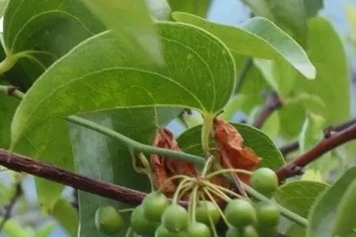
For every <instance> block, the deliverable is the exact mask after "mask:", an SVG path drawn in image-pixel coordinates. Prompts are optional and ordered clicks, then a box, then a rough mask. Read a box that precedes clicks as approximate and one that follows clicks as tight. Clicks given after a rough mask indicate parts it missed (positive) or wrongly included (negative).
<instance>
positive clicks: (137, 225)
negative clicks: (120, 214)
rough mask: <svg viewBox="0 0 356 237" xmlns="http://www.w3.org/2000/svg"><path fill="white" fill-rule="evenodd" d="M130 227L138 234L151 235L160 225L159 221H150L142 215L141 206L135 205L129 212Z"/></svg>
mask: <svg viewBox="0 0 356 237" xmlns="http://www.w3.org/2000/svg"><path fill="white" fill-rule="evenodd" d="M130 221H131V227H132V229H133V230H134V231H135V232H136V233H137V234H139V235H144V236H147V235H148V236H153V235H154V233H155V231H156V229H157V228H158V226H159V225H160V224H159V222H152V221H148V220H147V219H145V217H144V216H143V206H142V205H139V206H137V207H136V208H135V209H134V210H133V212H132V213H131V218H130Z"/></svg>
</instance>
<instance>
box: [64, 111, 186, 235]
mask: <svg viewBox="0 0 356 237" xmlns="http://www.w3.org/2000/svg"><path fill="white" fill-rule="evenodd" d="M180 112H181V110H180V109H178V110H175V109H173V110H172V109H168V108H160V109H157V110H155V109H144V108H136V109H120V110H112V111H107V112H97V113H91V114H87V115H85V116H84V117H85V118H87V119H90V120H91V121H94V122H97V123H100V124H101V125H103V126H106V127H108V128H111V129H113V130H115V131H118V132H120V133H122V134H124V135H126V136H128V137H130V138H132V139H135V140H136V141H139V142H143V143H146V144H150V145H151V144H152V143H153V139H154V136H155V134H156V129H157V126H156V125H158V126H160V127H164V126H165V125H166V124H167V123H168V122H169V121H171V120H172V119H173V118H175V117H176V116H177V115H178V113H180ZM70 131H71V140H72V144H73V149H74V154H75V161H76V168H77V172H78V173H80V174H82V175H85V176H89V177H92V178H95V179H99V180H102V181H107V182H112V183H115V184H118V185H122V186H125V187H130V188H134V189H137V190H141V191H149V190H150V188H149V182H148V179H147V177H145V176H144V175H141V174H138V173H136V172H135V171H134V170H133V167H132V160H131V156H130V153H129V151H128V149H127V148H126V147H125V146H123V145H122V144H120V143H118V142H117V141H116V140H114V139H112V138H109V137H107V136H104V135H101V134H99V133H97V132H94V131H91V130H89V129H86V128H82V127H79V126H77V125H71V126H70ZM100 205H113V206H115V207H117V208H125V207H128V205H126V204H123V203H118V202H115V201H113V200H108V199H106V198H102V197H99V196H96V195H93V194H88V193H84V192H79V206H80V214H79V215H80V217H81V218H80V229H79V233H80V234H79V235H78V237H79V236H80V237H87V236H97V237H104V236H105V235H103V234H102V233H100V232H99V231H98V230H97V229H96V228H95V226H94V225H93V220H94V219H93V217H94V215H95V211H96V209H97V208H98V207H99V206H100ZM129 216H130V213H127V212H126V213H123V217H124V218H125V228H123V229H122V231H120V234H118V235H117V236H118V237H119V236H124V235H125V233H126V230H127V228H128V225H129V221H128V218H129Z"/></svg>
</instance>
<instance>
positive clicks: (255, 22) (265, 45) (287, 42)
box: [173, 12, 316, 79]
mask: <svg viewBox="0 0 356 237" xmlns="http://www.w3.org/2000/svg"><path fill="white" fill-rule="evenodd" d="M173 18H174V19H175V20H177V21H180V22H185V23H189V24H193V25H196V26H199V27H202V28H203V29H205V30H207V31H209V32H211V33H212V34H214V35H216V36H218V37H219V38H220V39H221V40H222V41H223V42H224V43H225V44H226V45H227V46H228V47H229V48H230V50H231V52H233V53H234V54H243V55H249V56H253V57H257V58H265V59H280V60H285V61H287V62H288V63H289V64H291V65H292V66H293V67H294V68H295V69H297V70H298V71H299V72H300V73H301V74H303V75H304V76H305V77H307V78H310V79H313V78H314V77H315V74H316V71H315V68H314V66H313V65H312V64H311V62H310V61H309V59H308V56H307V55H306V53H305V52H304V50H303V48H302V47H301V46H300V45H298V44H297V43H296V42H295V41H294V39H293V38H291V37H290V36H289V35H288V34H287V33H285V32H284V31H282V30H281V29H280V28H278V27H277V26H276V25H275V24H274V23H272V22H271V21H269V20H267V19H264V18H261V17H255V18H252V19H250V20H248V21H247V22H245V23H243V24H242V25H241V26H240V27H233V26H226V25H222V24H218V23H214V22H209V21H207V20H205V19H203V18H200V17H197V16H194V15H191V14H187V13H182V12H175V13H173Z"/></svg>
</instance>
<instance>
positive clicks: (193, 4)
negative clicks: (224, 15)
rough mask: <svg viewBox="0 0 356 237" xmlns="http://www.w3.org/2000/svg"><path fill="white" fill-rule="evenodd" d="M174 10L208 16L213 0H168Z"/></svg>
mask: <svg viewBox="0 0 356 237" xmlns="http://www.w3.org/2000/svg"><path fill="white" fill-rule="evenodd" d="M168 3H169V5H170V6H171V10H172V12H174V11H180V12H187V13H191V14H194V15H197V16H200V17H204V18H205V17H207V14H208V10H209V8H210V5H211V3H212V0H200V1H196V0H168Z"/></svg>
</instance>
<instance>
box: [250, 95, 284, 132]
mask: <svg viewBox="0 0 356 237" xmlns="http://www.w3.org/2000/svg"><path fill="white" fill-rule="evenodd" d="M264 97H265V103H264V105H263V107H262V109H261V111H260V112H259V114H258V115H257V118H256V120H255V122H254V123H253V126H254V127H256V128H262V126H263V124H264V123H265V122H266V120H267V119H268V117H269V116H271V114H272V113H273V112H274V111H275V110H277V109H279V108H280V107H281V106H282V105H283V103H282V100H281V98H280V97H279V95H278V93H277V92H276V91H269V92H266V93H265V95H264Z"/></svg>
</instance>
